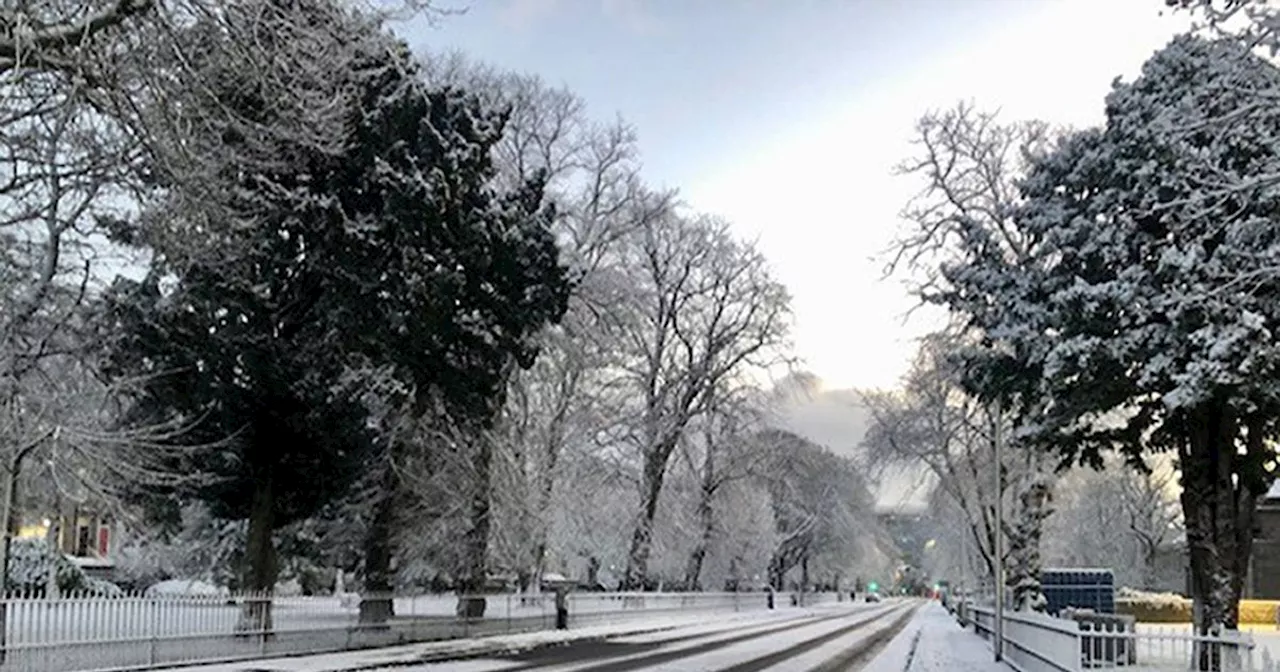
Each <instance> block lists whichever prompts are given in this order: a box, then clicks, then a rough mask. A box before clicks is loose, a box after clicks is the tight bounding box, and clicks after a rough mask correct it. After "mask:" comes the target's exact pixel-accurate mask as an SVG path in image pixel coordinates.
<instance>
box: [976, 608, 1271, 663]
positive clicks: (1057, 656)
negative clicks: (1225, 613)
mask: <svg viewBox="0 0 1280 672" xmlns="http://www.w3.org/2000/svg"><path fill="white" fill-rule="evenodd" d="M967 614H968V616H967V618H968V619H969V620H970V621H971V622H972V624H973V627H974V630H975V631H976V632H977V633H978V634H980V635H982V636H984V637H988V638H990V637H991V634H992V631H993V629H994V627H995V611H994V609H993V608H992V607H989V606H970V607H969V608H968V609H967ZM964 618H965V617H964V616H962V622H963V621H964ZM1004 659H1005V661H1006V662H1007V663H1008V664H1009V666H1010V667H1012V668H1013V669H1014V670H1017V672H1083V671H1085V670H1100V669H1123V670H1125V671H1126V672H1173V671H1175V670H1176V671H1184V670H1194V671H1206V672H1280V668H1278V667H1277V666H1276V665H1275V662H1274V661H1272V660H1271V659H1270V656H1269V655H1268V654H1267V653H1266V652H1265V651H1259V650H1257V647H1255V645H1254V641H1253V638H1252V637H1251V636H1249V635H1248V634H1247V633H1242V632H1238V631H1234V630H1232V631H1227V632H1223V633H1221V634H1220V635H1216V636H1204V635H1197V634H1194V633H1191V632H1178V631H1173V630H1168V631H1151V630H1139V631H1136V632H1134V631H1122V630H1120V629H1112V628H1106V627H1102V626H1095V625H1092V624H1089V623H1078V622H1076V621H1074V620H1068V619H1063V618H1054V617H1052V616H1047V615H1045V614H1034V613H1023V612H1013V611H1007V610H1006V611H1005V613H1004Z"/></svg>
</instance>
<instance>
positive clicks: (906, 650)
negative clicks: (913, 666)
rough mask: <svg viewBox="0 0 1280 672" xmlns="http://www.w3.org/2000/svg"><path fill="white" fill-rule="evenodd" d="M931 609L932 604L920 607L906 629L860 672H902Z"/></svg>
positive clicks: (895, 636)
mask: <svg viewBox="0 0 1280 672" xmlns="http://www.w3.org/2000/svg"><path fill="white" fill-rule="evenodd" d="M932 608H933V605H932V604H926V605H925V606H923V607H921V608H920V610H919V611H917V612H916V615H915V616H914V617H912V619H911V622H910V623H908V624H907V627H905V628H903V629H902V630H900V631H899V632H898V634H897V635H894V637H893V639H891V640H889V643H888V644H886V645H885V647H884V648H883V649H881V650H880V653H879V654H877V655H876V657H875V658H872V659H871V660H869V661H867V664H866V665H865V666H864V667H863V668H862V671H861V672H904V671H905V670H906V668H907V659H908V658H910V657H911V653H912V649H914V648H915V647H916V646H917V645H918V641H917V638H919V637H921V636H922V635H923V634H924V628H923V626H924V622H925V619H926V617H927V615H928V613H929V611H930V610H931V609H932Z"/></svg>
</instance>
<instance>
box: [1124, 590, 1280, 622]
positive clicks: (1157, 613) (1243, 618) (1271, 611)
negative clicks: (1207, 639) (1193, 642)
mask: <svg viewBox="0 0 1280 672" xmlns="http://www.w3.org/2000/svg"><path fill="white" fill-rule="evenodd" d="M1277 608H1280V601H1277V600H1240V623H1241V624H1250V625H1275V624H1276V610H1277ZM1116 613H1118V614H1128V615H1130V616H1133V617H1134V618H1135V619H1136V620H1137V621H1138V622H1139V623H1190V622H1191V600H1189V599H1186V598H1178V599H1176V600H1172V599H1169V598H1167V597H1165V596H1158V599H1145V598H1142V597H1131V596H1127V597H1117V598H1116Z"/></svg>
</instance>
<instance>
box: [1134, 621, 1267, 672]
mask: <svg viewBox="0 0 1280 672" xmlns="http://www.w3.org/2000/svg"><path fill="white" fill-rule="evenodd" d="M1137 629H1138V632H1139V633H1142V634H1144V635H1147V636H1148V637H1149V639H1148V641H1147V642H1146V644H1147V646H1146V647H1145V648H1146V649H1148V650H1147V651H1144V649H1143V647H1142V646H1139V649H1138V653H1139V655H1140V656H1141V655H1142V654H1144V653H1153V654H1155V657H1157V658H1159V657H1162V656H1161V654H1162V653H1164V652H1165V651H1167V650H1170V649H1175V650H1176V651H1175V652H1176V653H1179V654H1183V653H1185V651H1183V649H1185V648H1186V645H1185V643H1184V642H1182V641H1179V640H1180V639H1181V638H1184V637H1186V636H1188V635H1190V634H1191V633H1192V629H1191V624H1190V623H1178V624H1172V623H1139V624H1138V628H1137ZM1240 629H1241V630H1242V631H1244V632H1246V633H1248V635H1249V636H1250V637H1252V638H1253V643H1254V650H1253V663H1254V665H1255V667H1259V668H1260V669H1272V668H1270V667H1267V666H1268V665H1274V664H1275V663H1277V662H1280V628H1277V627H1276V626H1274V625H1251V624H1246V625H1243V626H1241V627H1240ZM1160 635H1168V638H1167V639H1165V638H1160ZM1177 645H1182V646H1177ZM1163 657H1168V656H1163Z"/></svg>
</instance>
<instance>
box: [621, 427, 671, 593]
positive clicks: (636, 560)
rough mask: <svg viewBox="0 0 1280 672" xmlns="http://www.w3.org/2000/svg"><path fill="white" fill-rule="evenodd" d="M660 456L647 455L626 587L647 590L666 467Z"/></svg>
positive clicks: (627, 588)
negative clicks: (654, 530)
mask: <svg viewBox="0 0 1280 672" xmlns="http://www.w3.org/2000/svg"><path fill="white" fill-rule="evenodd" d="M658 452H661V451H658ZM667 452H668V453H669V451H667ZM658 457H659V455H655V454H650V455H648V456H647V457H646V458H645V464H644V481H643V484H642V488H643V489H642V492H641V497H642V499H643V501H642V505H643V506H642V508H641V512H640V516H639V518H637V520H636V527H635V531H634V532H633V533H632V535H631V549H630V551H629V552H628V553H627V572H626V575H625V577H624V578H623V585H622V589H623V590H644V589H645V587H646V586H647V584H648V579H649V556H650V555H652V553H653V520H654V518H656V517H657V515H658V495H659V494H660V493H661V492H662V479H663V476H664V475H665V473H666V470H667V469H666V467H667V461H666V458H665V456H663V457H662V459H658Z"/></svg>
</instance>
